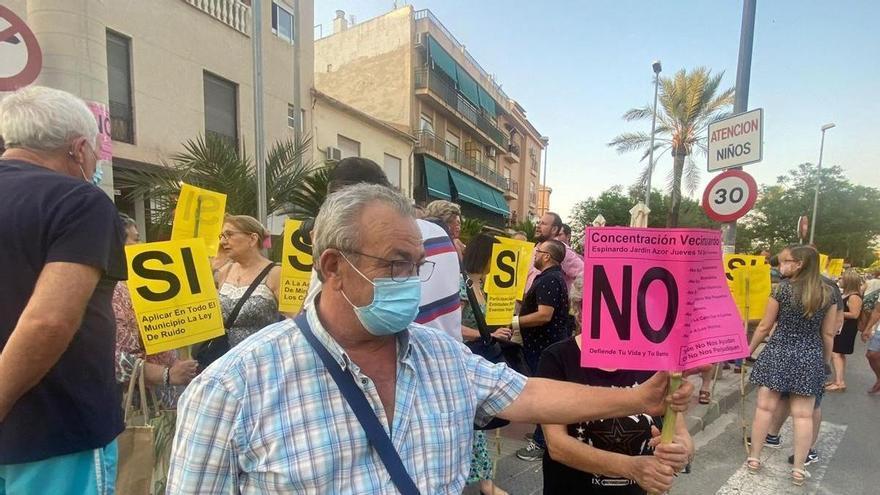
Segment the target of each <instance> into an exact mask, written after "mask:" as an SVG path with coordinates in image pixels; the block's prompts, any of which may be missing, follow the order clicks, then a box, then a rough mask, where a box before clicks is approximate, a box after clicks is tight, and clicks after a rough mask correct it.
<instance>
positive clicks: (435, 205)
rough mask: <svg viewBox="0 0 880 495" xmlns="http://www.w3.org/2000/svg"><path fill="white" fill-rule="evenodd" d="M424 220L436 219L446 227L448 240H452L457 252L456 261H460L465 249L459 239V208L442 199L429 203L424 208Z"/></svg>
mask: <svg viewBox="0 0 880 495" xmlns="http://www.w3.org/2000/svg"><path fill="white" fill-rule="evenodd" d="M425 218H437V219H440V220H441V221H443V223H444V224H445V225H446V231H447V232H449V238H450V239H452V243H453V244H454V245H455V250H456V251H458V259H459V260H461V259H462V257H463V256H464V250H465V248H466V247H467V246H465V245H464V243H463V242H461V239H460V238H459V237H460V236H461V206H458V205H457V204H455V203H453V202H452V201H444V200H442V199H438V200H436V201H431V202H430V203H428V206H426V207H425Z"/></svg>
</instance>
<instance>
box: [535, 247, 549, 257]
mask: <svg viewBox="0 0 880 495" xmlns="http://www.w3.org/2000/svg"><path fill="white" fill-rule="evenodd" d="M535 252H536V253H542V254H550V251H543V250H541V249H537V248H536V249H535ZM550 257H551V258H552V257H553V256H552V255H551V256H550Z"/></svg>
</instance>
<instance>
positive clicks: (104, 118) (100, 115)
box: [87, 101, 113, 165]
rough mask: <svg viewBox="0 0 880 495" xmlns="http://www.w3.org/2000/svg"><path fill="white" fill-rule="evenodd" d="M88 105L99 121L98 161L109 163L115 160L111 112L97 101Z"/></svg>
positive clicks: (96, 151)
mask: <svg viewBox="0 0 880 495" xmlns="http://www.w3.org/2000/svg"><path fill="white" fill-rule="evenodd" d="M87 105H88V107H89V110H91V111H92V114H93V115H94V116H95V120H97V121H98V149H96V150H95V153H97V154H98V160H101V161H106V162H109V161H110V160H112V159H113V144H112V139H111V137H110V110H109V109H108V108H107V105H104V104H103V103H98V102H96V101H90V102H88V103H87ZM108 165H109V163H108Z"/></svg>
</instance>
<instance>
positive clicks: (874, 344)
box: [868, 330, 880, 352]
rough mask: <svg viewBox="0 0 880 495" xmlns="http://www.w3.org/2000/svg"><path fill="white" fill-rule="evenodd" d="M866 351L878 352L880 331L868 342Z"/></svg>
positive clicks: (879, 349) (879, 350) (879, 348)
mask: <svg viewBox="0 0 880 495" xmlns="http://www.w3.org/2000/svg"><path fill="white" fill-rule="evenodd" d="M868 350H869V351H872V352H880V330H878V331H875V332H874V335H872V336H871V340H869V341H868Z"/></svg>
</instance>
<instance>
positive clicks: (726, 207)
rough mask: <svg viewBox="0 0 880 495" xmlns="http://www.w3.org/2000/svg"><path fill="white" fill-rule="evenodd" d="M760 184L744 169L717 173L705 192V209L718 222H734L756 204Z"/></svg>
mask: <svg viewBox="0 0 880 495" xmlns="http://www.w3.org/2000/svg"><path fill="white" fill-rule="evenodd" d="M757 199H758V185H757V184H756V183H755V179H753V178H752V176H751V175H749V174H747V173H745V172H743V171H742V170H728V171H726V172H724V173H722V174H719V175H716V176H715V177H714V178H713V179H712V180H711V181H709V185H707V186H706V190H705V191H704V192H703V210H705V211H706V215H708V216H709V218H711V219H712V220H715V221H716V222H732V221H734V220H736V219H737V218H739V217H741V216H743V215H745V214H746V213H747V212H748V211H749V210H751V209H752V207H753V206H755V200H757Z"/></svg>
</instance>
